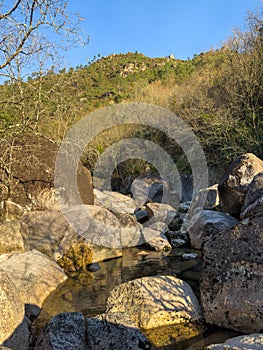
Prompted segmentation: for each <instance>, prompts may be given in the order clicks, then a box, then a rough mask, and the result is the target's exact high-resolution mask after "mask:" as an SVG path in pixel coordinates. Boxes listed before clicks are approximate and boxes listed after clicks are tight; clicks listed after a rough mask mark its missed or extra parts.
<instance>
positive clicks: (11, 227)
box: [0, 220, 25, 254]
mask: <svg viewBox="0 0 263 350" xmlns="http://www.w3.org/2000/svg"><path fill="white" fill-rule="evenodd" d="M24 250H25V249H24V242H23V238H22V235H21V233H20V223H19V221H16V220H13V221H5V222H3V223H2V224H0V254H8V253H11V252H14V251H18V252H23V251H24Z"/></svg>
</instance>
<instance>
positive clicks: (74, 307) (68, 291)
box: [34, 247, 232, 350]
mask: <svg viewBox="0 0 263 350" xmlns="http://www.w3.org/2000/svg"><path fill="white" fill-rule="evenodd" d="M141 251H142V247H140V249H138V248H137V247H136V248H129V249H124V251H123V257H121V258H117V259H111V260H108V261H104V262H101V263H100V269H99V270H98V271H96V272H93V273H91V272H87V273H81V274H79V275H78V276H76V277H72V278H68V279H67V280H66V281H65V282H64V283H63V284H62V285H60V286H59V288H58V289H57V290H56V291H54V292H53V293H51V294H50V296H49V297H48V298H47V299H46V300H45V303H44V305H43V306H42V311H41V314H40V316H39V317H38V319H37V320H36V321H35V323H34V326H35V327H36V333H39V331H40V330H41V329H42V328H43V327H44V326H45V325H46V324H47V323H48V321H49V320H50V318H51V317H52V316H54V315H57V314H59V313H61V312H72V311H76V312H82V313H83V314H84V315H85V316H94V315H98V314H100V313H103V312H104V311H105V306H106V301H107V297H108V295H109V293H110V291H111V290H112V289H113V288H114V287H115V286H117V285H119V284H121V283H123V282H126V281H129V280H132V279H135V278H139V277H143V276H154V275H173V276H176V277H179V278H181V279H183V280H185V281H187V282H188V283H189V284H190V285H191V287H192V288H193V290H194V292H195V294H196V296H197V297H198V298H199V294H198V293H199V292H198V291H199V277H200V271H201V266H202V261H201V254H200V252H198V257H197V258H196V259H194V260H184V259H183V258H182V254H183V253H185V252H187V253H188V252H194V251H193V250H192V249H187V248H185V249H177V250H175V251H174V252H173V254H172V256H171V254H170V255H169V253H160V252H153V251H147V250H144V249H143V252H145V255H141V254H140V253H141ZM195 252H197V251H195ZM146 254H147V255H146ZM221 333H222V332H221ZM208 334H209V331H208ZM204 335H205V334H204ZM204 335H199V336H198V337H194V338H193V339H192V340H187V341H183V342H180V343H178V344H173V345H172V346H168V347H167V346H158V347H157V348H158V349H174V350H180V349H185V350H186V349H199V348H198V347H192V346H194V343H195V342H198V344H199V345H200V344H201V343H202V344H204ZM231 336H232V335H231ZM228 337H229V336H228ZM225 339H227V337H225ZM200 342H201V343H200ZM199 345H198V346H199ZM189 346H190V347H189ZM203 346H204V345H202V346H201V347H200V348H202V347H203Z"/></svg>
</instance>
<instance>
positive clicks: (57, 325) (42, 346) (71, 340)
mask: <svg viewBox="0 0 263 350" xmlns="http://www.w3.org/2000/svg"><path fill="white" fill-rule="evenodd" d="M34 349H35V350H59V349H61V350H63V349H67V350H86V349H87V346H86V341H85V319H84V316H83V315H82V314H81V313H79V312H68V313H61V314H59V315H57V316H54V317H53V318H52V319H51V320H50V322H49V324H48V325H47V327H46V328H45V329H44V331H43V332H42V333H41V335H40V336H39V337H38V339H37V342H36V345H35V348H34Z"/></svg>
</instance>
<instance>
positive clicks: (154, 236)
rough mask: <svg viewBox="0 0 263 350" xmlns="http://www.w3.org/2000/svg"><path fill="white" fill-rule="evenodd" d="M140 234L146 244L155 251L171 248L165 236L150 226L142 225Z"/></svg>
mask: <svg viewBox="0 0 263 350" xmlns="http://www.w3.org/2000/svg"><path fill="white" fill-rule="evenodd" d="M142 235H143V237H144V240H145V242H146V244H147V245H148V246H149V247H150V249H152V250H155V251H159V252H161V251H165V252H166V251H169V250H171V249H172V247H171V245H170V243H169V241H168V239H167V237H166V236H165V235H164V234H163V233H162V232H160V231H157V230H155V229H153V228H151V227H144V228H143V230H142Z"/></svg>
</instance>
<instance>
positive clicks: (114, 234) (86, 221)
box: [63, 205, 122, 249]
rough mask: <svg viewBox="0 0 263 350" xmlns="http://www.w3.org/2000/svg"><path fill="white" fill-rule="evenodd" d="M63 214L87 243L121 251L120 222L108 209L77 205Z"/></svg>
mask: <svg viewBox="0 0 263 350" xmlns="http://www.w3.org/2000/svg"><path fill="white" fill-rule="evenodd" d="M63 213H64V216H65V217H66V218H67V220H68V221H69V222H70V223H71V226H72V227H73V228H74V230H75V231H76V232H77V233H78V235H79V236H81V237H82V238H84V239H85V242H86V243H90V244H92V245H97V246H100V247H106V248H113V249H116V248H119V249H121V247H122V245H121V230H120V222H119V220H118V219H117V217H116V216H115V215H114V214H112V213H111V212H110V211H109V210H108V209H106V208H104V207H100V206H98V205H75V206H72V207H71V208H68V209H66V210H65V211H63Z"/></svg>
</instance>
